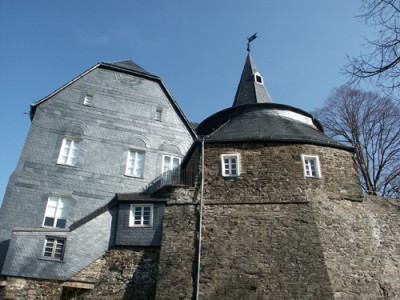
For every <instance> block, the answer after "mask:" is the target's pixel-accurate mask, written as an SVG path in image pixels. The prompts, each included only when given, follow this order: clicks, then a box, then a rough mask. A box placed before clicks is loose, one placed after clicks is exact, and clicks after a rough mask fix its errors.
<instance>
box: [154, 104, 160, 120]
mask: <svg viewBox="0 0 400 300" xmlns="http://www.w3.org/2000/svg"><path fill="white" fill-rule="evenodd" d="M154 119H155V120H157V121H161V120H162V108H161V107H157V109H156V114H155V116H154Z"/></svg>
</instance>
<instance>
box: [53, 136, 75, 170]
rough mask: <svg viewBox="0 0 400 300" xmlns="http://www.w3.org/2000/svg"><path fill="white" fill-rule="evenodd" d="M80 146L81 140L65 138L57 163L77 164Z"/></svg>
mask: <svg viewBox="0 0 400 300" xmlns="http://www.w3.org/2000/svg"><path fill="white" fill-rule="evenodd" d="M79 147H80V141H79V140H75V139H72V138H64V139H63V142H62V145H61V149H60V154H59V156H58V161H57V163H58V164H62V165H69V166H76V163H77V161H78V154H79Z"/></svg>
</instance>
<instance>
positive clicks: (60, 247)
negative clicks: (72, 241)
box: [43, 237, 66, 260]
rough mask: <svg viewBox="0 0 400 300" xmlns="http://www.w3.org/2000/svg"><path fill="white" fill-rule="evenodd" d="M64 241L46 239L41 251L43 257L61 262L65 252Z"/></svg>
mask: <svg viewBox="0 0 400 300" xmlns="http://www.w3.org/2000/svg"><path fill="white" fill-rule="evenodd" d="M65 241H66V240H65V239H63V238H58V237H57V238H56V237H46V240H45V243H44V249H43V257H46V258H52V259H57V260H62V259H63V257H64V250H65Z"/></svg>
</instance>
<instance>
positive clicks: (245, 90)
mask: <svg viewBox="0 0 400 300" xmlns="http://www.w3.org/2000/svg"><path fill="white" fill-rule="evenodd" d="M257 73H258V74H259V72H258V70H257V68H256V65H255V64H254V62H253V59H252V57H251V55H250V52H248V53H247V57H246V62H245V64H244V67H243V71H242V76H241V77H240V81H239V85H238V88H237V91H236V95H235V100H234V101H233V106H238V105H246V104H255V103H269V102H272V98H271V96H270V94H269V93H268V90H267V88H266V87H265V85H264V83H257V82H256V81H255V79H254V75H255V74H257Z"/></svg>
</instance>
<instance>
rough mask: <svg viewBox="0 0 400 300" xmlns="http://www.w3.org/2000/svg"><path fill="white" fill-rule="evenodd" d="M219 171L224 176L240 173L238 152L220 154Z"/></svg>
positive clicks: (233, 175)
mask: <svg viewBox="0 0 400 300" xmlns="http://www.w3.org/2000/svg"><path fill="white" fill-rule="evenodd" d="M221 173H222V176H225V177H235V176H239V175H240V154H239V153H231V154H221Z"/></svg>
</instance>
